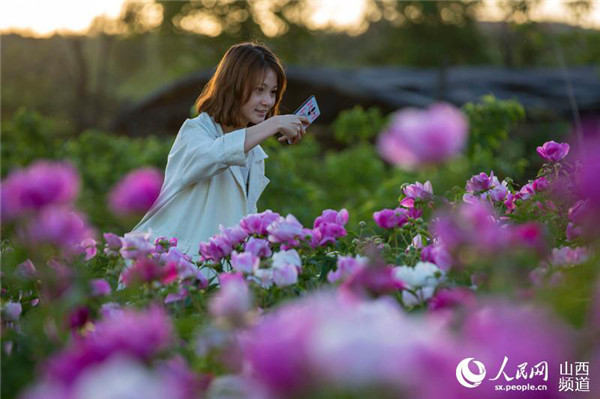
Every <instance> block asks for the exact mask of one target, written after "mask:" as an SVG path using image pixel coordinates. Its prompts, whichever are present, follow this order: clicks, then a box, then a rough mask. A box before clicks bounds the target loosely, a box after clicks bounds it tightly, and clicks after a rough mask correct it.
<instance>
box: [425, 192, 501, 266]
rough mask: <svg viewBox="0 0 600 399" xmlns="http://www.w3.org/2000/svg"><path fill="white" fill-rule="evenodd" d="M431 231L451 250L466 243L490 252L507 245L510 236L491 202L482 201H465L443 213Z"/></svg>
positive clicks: (471, 246)
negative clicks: (456, 207)
mask: <svg viewBox="0 0 600 399" xmlns="http://www.w3.org/2000/svg"><path fill="white" fill-rule="evenodd" d="M432 231H433V232H434V235H435V236H436V237H438V239H439V243H440V244H441V245H443V246H444V248H446V249H447V250H448V251H449V252H450V253H454V252H455V251H459V250H460V249H461V248H463V247H469V248H473V249H477V250H478V251H480V252H483V253H491V252H494V251H498V250H501V249H503V248H505V247H506V245H508V244H509V242H510V238H511V236H510V234H509V232H508V230H507V229H505V228H503V227H502V225H501V224H500V222H499V220H498V219H497V217H496V215H495V213H494V211H493V209H492V208H491V206H489V205H487V204H486V203H481V202H476V203H462V204H460V205H459V207H458V209H457V210H456V212H442V213H440V214H439V216H438V217H437V218H436V220H435V222H434V223H433V224H432ZM433 262H434V263H435V260H434V261H433ZM440 267H441V268H443V267H442V266H440Z"/></svg>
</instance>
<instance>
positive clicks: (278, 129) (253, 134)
mask: <svg viewBox="0 0 600 399" xmlns="http://www.w3.org/2000/svg"><path fill="white" fill-rule="evenodd" d="M304 124H306V125H308V119H307V118H306V117H305V116H296V115H277V116H274V117H272V118H269V119H267V120H265V121H263V122H261V123H259V124H258V125H254V126H251V127H249V128H247V129H246V140H245V142H244V152H246V153H248V151H250V150H252V149H253V148H254V147H256V146H257V145H259V144H260V143H262V142H263V141H265V140H266V139H268V138H269V137H271V136H273V135H274V134H275V133H281V134H283V135H284V138H285V139H290V140H292V143H297V142H298V141H300V139H301V138H302V136H304V134H306V132H305V130H304Z"/></svg>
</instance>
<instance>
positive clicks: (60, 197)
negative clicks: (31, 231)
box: [0, 161, 79, 221]
mask: <svg viewBox="0 0 600 399" xmlns="http://www.w3.org/2000/svg"><path fill="white" fill-rule="evenodd" d="M78 191H79V175H78V174H77V171H76V170H75V168H74V167H73V166H72V165H71V164H70V163H68V162H51V161H38V162H35V163H34V164H32V165H30V166H29V167H27V168H26V169H21V170H17V171H14V172H12V173H11V174H10V175H9V176H8V177H7V178H6V179H5V180H4V181H3V182H2V187H1V189H0V196H1V200H0V203H1V213H2V220H4V221H10V220H14V219H15V218H18V217H20V216H22V215H23V214H24V213H26V212H30V211H38V210H40V209H42V208H43V207H45V206H48V205H67V204H70V203H72V202H73V200H75V197H76V196H77V193H78Z"/></svg>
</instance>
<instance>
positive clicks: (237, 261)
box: [231, 251, 260, 274]
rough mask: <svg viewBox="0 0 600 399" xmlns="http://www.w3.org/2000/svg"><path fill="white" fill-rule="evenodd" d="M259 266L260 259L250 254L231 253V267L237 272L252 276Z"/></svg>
mask: <svg viewBox="0 0 600 399" xmlns="http://www.w3.org/2000/svg"><path fill="white" fill-rule="evenodd" d="M259 265H260V259H259V258H258V257H257V256H255V255H254V254H252V253H251V252H242V253H241V254H238V253H237V252H236V251H233V252H232V253H231V266H233V268H234V269H235V270H236V271H238V272H241V273H246V274H252V273H254V272H255V271H256V270H258V266H259Z"/></svg>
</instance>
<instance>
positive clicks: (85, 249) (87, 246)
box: [75, 238, 98, 261]
mask: <svg viewBox="0 0 600 399" xmlns="http://www.w3.org/2000/svg"><path fill="white" fill-rule="evenodd" d="M75 252H77V253H81V254H83V255H84V260H86V261H88V260H90V259H93V258H94V257H95V256H96V254H97V253H98V243H97V242H96V240H94V239H93V238H85V239H83V241H81V242H80V243H79V244H77V245H76V246H75Z"/></svg>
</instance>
